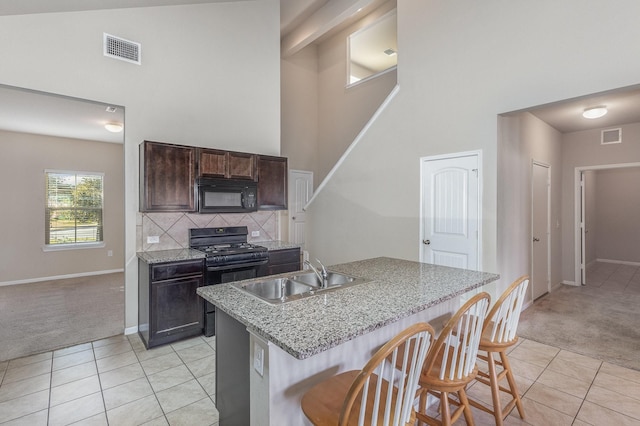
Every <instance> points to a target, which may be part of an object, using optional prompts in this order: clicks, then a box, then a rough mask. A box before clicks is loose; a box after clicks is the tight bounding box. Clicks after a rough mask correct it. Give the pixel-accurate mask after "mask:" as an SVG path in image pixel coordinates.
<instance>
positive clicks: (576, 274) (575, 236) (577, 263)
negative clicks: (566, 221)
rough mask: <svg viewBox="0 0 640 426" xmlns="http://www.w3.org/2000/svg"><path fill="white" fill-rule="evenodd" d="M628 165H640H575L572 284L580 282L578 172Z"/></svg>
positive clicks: (580, 207)
mask: <svg viewBox="0 0 640 426" xmlns="http://www.w3.org/2000/svg"><path fill="white" fill-rule="evenodd" d="M628 167H640V163H619V164H600V165H597V166H582V167H576V168H575V170H574V172H573V179H574V180H573V188H574V194H573V240H574V246H573V250H574V253H573V262H574V264H573V265H574V284H572V285H576V284H575V283H576V282H580V281H581V280H580V274H581V271H580V255H581V253H582V247H581V238H580V232H581V230H580V216H581V209H582V206H581V205H580V190H581V189H580V174H581V173H582V172H584V171H587V170H608V169H624V168H628Z"/></svg>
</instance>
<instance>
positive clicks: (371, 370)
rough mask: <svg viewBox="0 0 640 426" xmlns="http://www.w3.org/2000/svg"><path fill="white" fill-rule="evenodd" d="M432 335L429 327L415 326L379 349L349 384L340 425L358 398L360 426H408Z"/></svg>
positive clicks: (348, 415)
mask: <svg viewBox="0 0 640 426" xmlns="http://www.w3.org/2000/svg"><path fill="white" fill-rule="evenodd" d="M434 334H435V333H434V331H433V328H432V327H431V325H429V324H427V323H417V324H414V325H412V326H410V327H409V328H407V329H405V330H404V331H402V332H401V333H400V334H398V335H397V336H396V337H394V338H393V339H391V340H390V341H389V342H387V343H386V344H385V345H384V346H382V347H381V348H380V349H379V350H378V351H377V352H376V353H375V354H374V355H373V357H371V359H370V360H369V361H368V362H367V364H366V365H365V366H364V367H363V368H362V371H361V372H360V373H359V374H358V376H357V377H356V379H355V380H354V381H353V383H352V384H351V387H350V388H349V391H348V393H347V396H346V398H345V401H344V404H343V406H342V412H341V414H340V421H339V424H340V425H343V424H347V423H348V421H349V418H350V417H351V409H352V407H353V406H354V402H355V401H356V398H358V397H360V398H361V403H360V404H359V405H360V413H359V417H358V425H359V426H364V425H365V424H367V425H369V424H370V425H378V424H384V425H394V426H404V425H406V424H408V423H409V420H410V418H411V415H412V409H413V402H414V399H415V395H416V391H417V389H418V379H419V378H420V373H421V371H422V366H423V364H424V360H425V358H426V357H427V353H428V351H429V347H430V346H431V342H432V340H433V338H434ZM380 378H383V379H384V380H380ZM389 384H391V386H389ZM394 393H395V394H396V396H395V397H394Z"/></svg>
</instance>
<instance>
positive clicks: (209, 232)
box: [189, 226, 269, 336]
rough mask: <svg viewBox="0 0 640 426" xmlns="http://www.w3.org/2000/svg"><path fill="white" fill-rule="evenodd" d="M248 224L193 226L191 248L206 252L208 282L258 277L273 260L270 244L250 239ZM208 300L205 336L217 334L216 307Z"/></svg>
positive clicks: (219, 282) (209, 283)
mask: <svg viewBox="0 0 640 426" xmlns="http://www.w3.org/2000/svg"><path fill="white" fill-rule="evenodd" d="M248 234H249V231H248V228H247V227H246V226H226V227H218V228H193V229H189V247H190V248H192V249H195V250H199V251H202V252H204V253H205V254H206V256H207V258H206V261H205V263H206V273H205V285H215V284H222V283H228V282H232V281H240V280H246V279H250V278H255V277H257V276H258V274H259V268H260V266H262V265H265V264H267V263H268V262H269V253H268V251H267V249H266V247H262V246H259V245H254V244H251V243H248V242H247V235H248ZM204 303H205V322H204V323H205V324H204V334H205V336H213V335H214V334H215V319H214V317H215V306H214V305H212V304H211V303H209V302H206V301H205V302H204Z"/></svg>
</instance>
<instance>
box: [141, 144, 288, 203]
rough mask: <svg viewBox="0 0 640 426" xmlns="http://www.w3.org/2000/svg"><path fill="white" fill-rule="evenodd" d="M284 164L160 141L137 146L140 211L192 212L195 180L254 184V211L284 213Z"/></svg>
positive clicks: (278, 159)
mask: <svg viewBox="0 0 640 426" xmlns="http://www.w3.org/2000/svg"><path fill="white" fill-rule="evenodd" d="M287 173H288V167H287V159H286V158H284V157H273V156H268V155H258V154H249V153H245V152H234V151H223V150H218V149H210V148H196V147H193V146H186V145H174V144H168V143H162V142H152V141H144V142H143V143H141V144H140V211H141V212H195V211H196V190H195V183H196V176H198V177H211V178H223V179H247V180H253V181H257V182H258V209H259V210H286V209H287Z"/></svg>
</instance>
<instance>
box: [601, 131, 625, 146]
mask: <svg viewBox="0 0 640 426" xmlns="http://www.w3.org/2000/svg"><path fill="white" fill-rule="evenodd" d="M601 143H602V145H607V144H610V143H622V129H620V128H618V129H607V130H603V131H602V142H601Z"/></svg>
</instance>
